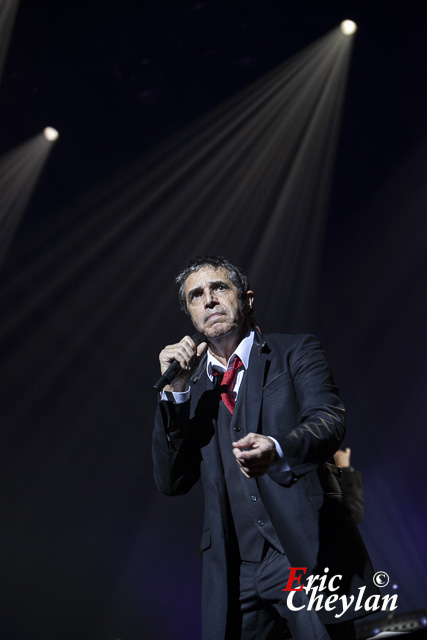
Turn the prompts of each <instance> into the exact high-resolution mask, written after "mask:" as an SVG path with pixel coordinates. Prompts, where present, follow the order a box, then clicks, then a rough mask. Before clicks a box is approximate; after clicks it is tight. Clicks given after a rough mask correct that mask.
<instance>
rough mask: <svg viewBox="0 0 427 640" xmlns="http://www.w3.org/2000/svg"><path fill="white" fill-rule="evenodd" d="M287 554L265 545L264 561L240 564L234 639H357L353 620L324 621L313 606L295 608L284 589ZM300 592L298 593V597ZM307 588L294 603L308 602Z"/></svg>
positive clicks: (286, 575) (287, 573)
mask: <svg viewBox="0 0 427 640" xmlns="http://www.w3.org/2000/svg"><path fill="white" fill-rule="evenodd" d="M289 565H290V563H289V560H288V558H287V556H285V555H283V554H281V553H279V552H278V551H276V550H275V549H273V548H272V547H270V546H267V545H266V549H265V553H264V557H263V559H262V561H261V562H242V563H241V565H240V615H241V619H240V624H239V626H240V628H241V630H240V638H239V637H238V635H236V633H235V632H234V633H233V640H284V639H285V638H292V639H293V640H355V639H356V635H355V631H354V624H353V622H352V621H349V622H342V623H337V624H332V625H324V624H323V623H322V622H321V621H320V620H319V617H318V615H317V612H316V611H314V610H308V609H307V607H304V608H303V609H300V610H299V611H292V610H290V609H289V608H288V606H287V602H286V600H287V593H286V592H283V591H282V589H284V588H285V586H286V583H287V581H288V578H289V574H290V572H289ZM296 596H297V597H296ZM308 601H309V598H308V596H307V594H306V592H305V591H304V590H302V591H298V593H297V594H295V597H294V603H295V605H297V606H299V607H301V606H302V605H303V604H305V603H307V604H308Z"/></svg>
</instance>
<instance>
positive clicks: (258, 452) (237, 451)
mask: <svg viewBox="0 0 427 640" xmlns="http://www.w3.org/2000/svg"><path fill="white" fill-rule="evenodd" d="M232 445H233V453H234V455H235V457H236V459H237V461H238V463H239V465H240V470H241V472H242V473H243V475H245V476H246V477H247V478H258V477H259V476H263V475H264V474H265V473H267V471H268V470H269V468H270V467H271V465H272V464H273V462H274V461H275V460H276V457H277V451H276V445H275V444H274V441H273V440H272V439H271V438H268V437H267V436H262V435H260V434H259V433H248V434H247V435H246V436H245V437H244V438H241V440H238V441H237V442H233V443H232Z"/></svg>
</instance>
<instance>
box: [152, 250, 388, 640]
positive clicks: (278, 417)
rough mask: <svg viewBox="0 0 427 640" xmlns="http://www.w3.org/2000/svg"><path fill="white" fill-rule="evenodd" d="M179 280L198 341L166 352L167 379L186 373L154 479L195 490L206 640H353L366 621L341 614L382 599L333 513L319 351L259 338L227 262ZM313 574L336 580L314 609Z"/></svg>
mask: <svg viewBox="0 0 427 640" xmlns="http://www.w3.org/2000/svg"><path fill="white" fill-rule="evenodd" d="M176 281H177V284H178V286H179V298H180V302H181V306H182V308H183V309H184V310H185V311H186V313H188V314H189V315H190V317H191V320H192V322H193V325H194V327H195V328H196V329H197V330H198V331H200V332H201V333H203V334H204V336H205V337H206V341H205V342H202V343H201V344H199V345H196V344H195V342H194V341H193V340H192V338H190V337H189V336H185V337H184V338H182V340H181V341H180V342H179V343H177V344H173V345H169V346H167V347H165V349H163V351H162V352H161V353H160V366H161V371H162V373H164V372H165V371H166V370H167V368H168V367H169V366H170V364H171V363H172V362H173V361H174V360H176V361H178V362H179V364H180V366H181V372H180V373H179V375H177V376H176V378H175V379H174V380H173V381H172V383H171V384H170V385H168V386H166V387H165V389H164V392H163V394H162V395H161V397H160V402H159V407H158V411H157V414H156V421H155V427H154V433H153V460H154V477H155V481H156V484H157V486H158V488H159V489H160V491H161V492H162V493H164V494H167V495H180V494H183V493H186V492H187V491H189V490H190V489H191V487H192V486H193V485H194V484H195V483H196V482H197V481H198V479H199V478H200V477H201V478H202V482H203V489H204V495H205V524H204V531H203V537H202V551H203V591H202V626H203V640H223V639H224V640H225V639H227V640H272V639H273V638H281V637H289V635H287V634H289V632H290V634H291V635H292V637H293V639H294V640H323V639H325V640H327V639H331V638H332V639H340V640H346V639H351V638H355V635H354V626H353V621H352V620H353V619H354V618H355V617H357V616H358V615H360V614H362V615H363V614H364V615H366V612H365V611H364V610H363V608H361V609H360V610H359V611H355V610H354V606H353V607H352V606H349V607H348V608H347V609H345V607H344V609H345V610H344V609H343V607H342V606H341V607H340V606H338V604H337V602H338V603H340V604H342V602H344V599H343V598H342V596H345V597H346V600H345V602H346V603H348V602H353V603H354V601H355V600H356V598H357V595H358V594H359V592H360V589H361V588H362V587H364V586H366V589H365V590H363V592H364V594H365V596H366V597H367V596H368V595H370V594H371V593H376V591H375V589H374V588H373V583H372V575H373V571H372V566H371V564H370V561H369V558H368V555H367V552H366V549H365V547H364V544H363V542H362V540H361V538H360V535H359V532H358V530H357V527H356V526H355V524H354V522H353V520H352V517H351V515H350V513H349V511H348V510H347V509H346V507H345V506H344V505H343V504H342V502H341V493H340V486H339V481H338V475H339V470H338V469H337V467H336V466H335V465H334V464H333V459H332V456H333V454H334V453H335V451H337V449H338V448H339V445H340V443H341V441H342V439H343V437H344V432H345V427H344V407H343V405H342V403H341V400H340V398H339V396H338V391H337V389H336V387H335V386H334V382H333V378H332V374H331V372H330V369H329V367H328V364H327V361H326V358H325V355H324V352H323V350H322V348H321V346H320V344H319V342H318V341H317V339H316V338H314V337H313V336H310V335H302V334H301V335H286V334H269V335H265V336H264V335H262V334H261V332H260V330H259V329H258V328H257V327H256V326H255V323H254V315H253V302H254V294H253V292H252V291H251V289H250V286H249V283H248V280H247V277H246V275H245V274H244V273H243V271H242V270H241V269H240V268H239V267H237V266H236V265H234V264H232V263H231V262H230V261H229V260H227V259H226V258H223V257H217V256H205V257H200V258H195V259H194V260H192V261H191V262H190V263H189V265H188V266H187V267H186V268H185V269H184V270H183V271H182V272H181V273H180V274H179V276H178V277H177V279H176ZM295 568H298V571H295ZM292 571H293V572H292ZM297 575H298V576H299V577H298V579H297V578H296V576H297ZM316 575H317V576H319V578H320V576H327V577H333V576H338V578H336V579H335V580H332V581H329V578H328V579H326V578H325V579H324V580H323V583H322V585H321V586H322V589H320V588H319V589H318V591H317V594H318V595H322V596H323V598H322V599H318V600H317V601H314V602H312V604H311V606H309V604H310V601H309V597H310V590H309V589H308V590H307V589H301V586H302V585H303V584H304V583H305V582H304V581H305V580H307V579H308V578H309V577H310V576H316ZM293 577H295V579H293V580H290V578H293ZM288 581H289V582H288ZM312 584H314V583H313V582H312ZM317 584H320V583H319V581H318V582H317ZM287 586H288V588H292V589H295V592H293V593H291V592H290V591H284V589H285V588H286V587H287ZM289 593H291V595H292V598H291V599H290V600H289V598H288V596H289ZM331 595H334V596H337V598H332V599H330V600H329V601H328V602H329V606H328V607H325V606H321V605H322V602H323V603H324V602H325V600H326V598H328V597H329V596H331ZM350 596H354V601H352V600H350ZM316 602H317V605H318V606H317V607H316V606H315V604H316ZM332 603H335V605H336V606H333V604H332Z"/></svg>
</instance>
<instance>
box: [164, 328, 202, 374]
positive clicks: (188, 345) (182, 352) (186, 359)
mask: <svg viewBox="0 0 427 640" xmlns="http://www.w3.org/2000/svg"><path fill="white" fill-rule="evenodd" d="M202 345H205V347H204V348H205V349H206V346H207V345H206V343H203V342H202V343H201V344H200V345H199V349H200V347H201V346H202ZM197 351H198V349H197V348H196V345H195V344H194V342H193V340H192V339H191V338H190V336H185V337H184V338H183V339H182V340H181V341H180V342H178V343H177V344H171V345H168V346H167V347H165V348H164V349H163V350H162V351H161V352H160V355H159V360H160V369H161V372H162V374H163V373H164V372H165V371H166V370H167V369H168V367H169V366H170V364H171V363H172V362H173V361H174V360H176V361H177V362H179V364H180V367H181V369H183V370H184V371H190V370H191V368H192V366H193V365H194V362H195V357H196V355H197ZM202 353H203V351H202Z"/></svg>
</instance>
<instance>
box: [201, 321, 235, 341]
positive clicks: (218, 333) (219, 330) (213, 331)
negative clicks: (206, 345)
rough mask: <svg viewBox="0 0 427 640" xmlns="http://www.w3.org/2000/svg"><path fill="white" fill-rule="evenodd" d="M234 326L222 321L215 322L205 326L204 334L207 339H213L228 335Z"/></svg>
mask: <svg viewBox="0 0 427 640" xmlns="http://www.w3.org/2000/svg"><path fill="white" fill-rule="evenodd" d="M233 329H235V327H230V325H229V324H226V323H224V322H215V323H214V324H212V325H211V326H209V327H205V331H204V334H205V336H206V337H207V339H208V340H215V339H218V338H222V337H224V336H227V335H229V334H230V333H231V332H232V331H233Z"/></svg>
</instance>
